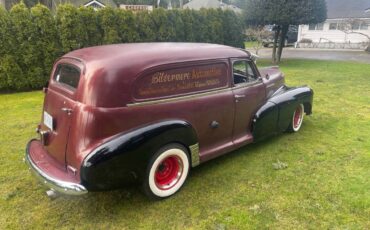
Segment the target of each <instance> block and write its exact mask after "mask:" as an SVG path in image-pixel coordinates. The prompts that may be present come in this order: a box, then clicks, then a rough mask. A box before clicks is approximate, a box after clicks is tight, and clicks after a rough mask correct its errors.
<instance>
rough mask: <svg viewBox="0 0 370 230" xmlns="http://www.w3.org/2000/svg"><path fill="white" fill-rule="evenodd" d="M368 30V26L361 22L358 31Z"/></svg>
mask: <svg viewBox="0 0 370 230" xmlns="http://www.w3.org/2000/svg"><path fill="white" fill-rule="evenodd" d="M368 29H369V24H368V23H366V22H362V23H361V26H360V30H368Z"/></svg>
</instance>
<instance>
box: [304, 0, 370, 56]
mask: <svg viewBox="0 0 370 230" xmlns="http://www.w3.org/2000/svg"><path fill="white" fill-rule="evenodd" d="M326 4H327V10H328V11H327V20H326V21H325V22H323V23H319V24H312V25H300V26H299V28H298V47H317V48H355V49H356V48H357V49H363V48H365V47H366V46H367V44H366V43H368V42H369V38H368V37H367V36H369V37H370V0H326ZM365 35H367V36H365Z"/></svg>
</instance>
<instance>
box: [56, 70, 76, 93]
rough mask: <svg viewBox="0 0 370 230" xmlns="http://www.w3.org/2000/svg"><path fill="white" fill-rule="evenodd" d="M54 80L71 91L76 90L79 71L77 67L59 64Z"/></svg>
mask: <svg viewBox="0 0 370 230" xmlns="http://www.w3.org/2000/svg"><path fill="white" fill-rule="evenodd" d="M54 80H55V81H57V82H59V83H60V84H62V85H64V86H67V87H69V88H72V89H76V88H77V86H78V82H79V81H80V70H79V69H78V68H77V67H74V66H71V65H67V64H60V65H58V67H57V69H56V71H55V74H54Z"/></svg>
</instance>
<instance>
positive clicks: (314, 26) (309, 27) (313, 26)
mask: <svg viewBox="0 0 370 230" xmlns="http://www.w3.org/2000/svg"><path fill="white" fill-rule="evenodd" d="M315 28H316V25H315V24H309V25H308V29H309V30H315Z"/></svg>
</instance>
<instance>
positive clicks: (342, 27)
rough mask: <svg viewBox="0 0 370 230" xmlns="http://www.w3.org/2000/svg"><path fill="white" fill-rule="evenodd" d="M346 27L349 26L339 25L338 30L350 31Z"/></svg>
mask: <svg viewBox="0 0 370 230" xmlns="http://www.w3.org/2000/svg"><path fill="white" fill-rule="evenodd" d="M346 26H347V25H346V24H345V23H338V26H337V30H346V29H348V28H346Z"/></svg>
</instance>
